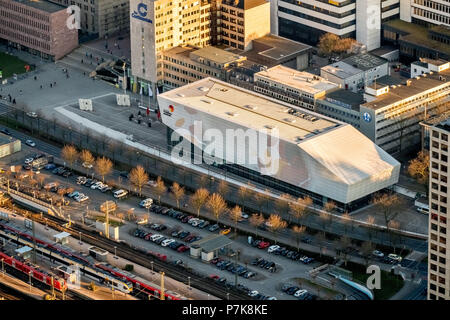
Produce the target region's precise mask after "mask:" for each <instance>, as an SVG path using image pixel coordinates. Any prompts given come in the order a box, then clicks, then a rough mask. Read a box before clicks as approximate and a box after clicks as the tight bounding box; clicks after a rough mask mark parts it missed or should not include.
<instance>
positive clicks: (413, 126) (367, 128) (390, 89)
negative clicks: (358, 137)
mask: <svg viewBox="0 0 450 320" xmlns="http://www.w3.org/2000/svg"><path fill="white" fill-rule="evenodd" d="M366 93H367V94H366V95H365V98H366V100H367V102H366V103H364V104H362V105H361V106H360V113H361V115H362V117H361V121H360V128H359V130H360V131H361V132H362V133H364V134H365V135H366V136H367V137H368V138H369V139H371V140H372V141H373V142H375V143H376V144H377V145H378V146H380V147H381V148H383V149H384V150H386V151H387V152H389V153H396V152H400V151H402V150H404V149H406V148H408V147H410V146H414V145H416V144H420V131H421V130H420V125H419V123H420V122H421V121H422V120H423V119H427V118H428V117H431V116H433V115H435V114H440V113H443V112H445V111H447V110H448V109H449V108H450V69H447V70H444V71H442V72H440V73H433V72H430V73H428V74H423V75H422V76H417V77H416V78H411V79H409V80H407V81H406V82H405V83H403V84H401V85H392V86H386V85H380V84H373V85H372V86H370V87H368V88H366Z"/></svg>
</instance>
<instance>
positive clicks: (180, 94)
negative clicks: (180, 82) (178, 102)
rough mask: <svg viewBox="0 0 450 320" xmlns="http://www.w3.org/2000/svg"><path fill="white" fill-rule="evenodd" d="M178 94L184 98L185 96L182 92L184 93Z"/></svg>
mask: <svg viewBox="0 0 450 320" xmlns="http://www.w3.org/2000/svg"><path fill="white" fill-rule="evenodd" d="M177 96H179V97H182V98H184V97H185V95H184V94H182V93H177Z"/></svg>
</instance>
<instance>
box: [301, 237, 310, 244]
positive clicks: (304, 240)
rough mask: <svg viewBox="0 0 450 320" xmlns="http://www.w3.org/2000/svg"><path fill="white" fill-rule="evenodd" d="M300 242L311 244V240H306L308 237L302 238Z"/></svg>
mask: <svg viewBox="0 0 450 320" xmlns="http://www.w3.org/2000/svg"><path fill="white" fill-rule="evenodd" d="M301 241H302V242H303V243H311V242H312V240H311V238H308V237H303V238H302V239H301Z"/></svg>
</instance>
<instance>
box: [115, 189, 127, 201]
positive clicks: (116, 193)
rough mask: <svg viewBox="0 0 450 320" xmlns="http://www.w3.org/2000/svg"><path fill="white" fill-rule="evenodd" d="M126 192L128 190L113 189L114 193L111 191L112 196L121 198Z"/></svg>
mask: <svg viewBox="0 0 450 320" xmlns="http://www.w3.org/2000/svg"><path fill="white" fill-rule="evenodd" d="M127 194H128V191H126V190H123V189H119V190H116V191H114V193H113V195H114V198H117V199H120V198H123V197H125V196H126V195H127Z"/></svg>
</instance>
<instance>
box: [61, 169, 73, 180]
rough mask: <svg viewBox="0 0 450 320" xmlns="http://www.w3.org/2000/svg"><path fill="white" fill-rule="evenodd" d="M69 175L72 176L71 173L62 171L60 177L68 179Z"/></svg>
mask: <svg viewBox="0 0 450 320" xmlns="http://www.w3.org/2000/svg"><path fill="white" fill-rule="evenodd" d="M71 175H72V171H69V170H67V171H64V172H63V174H62V176H63V177H64V178H68V177H70V176H71Z"/></svg>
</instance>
